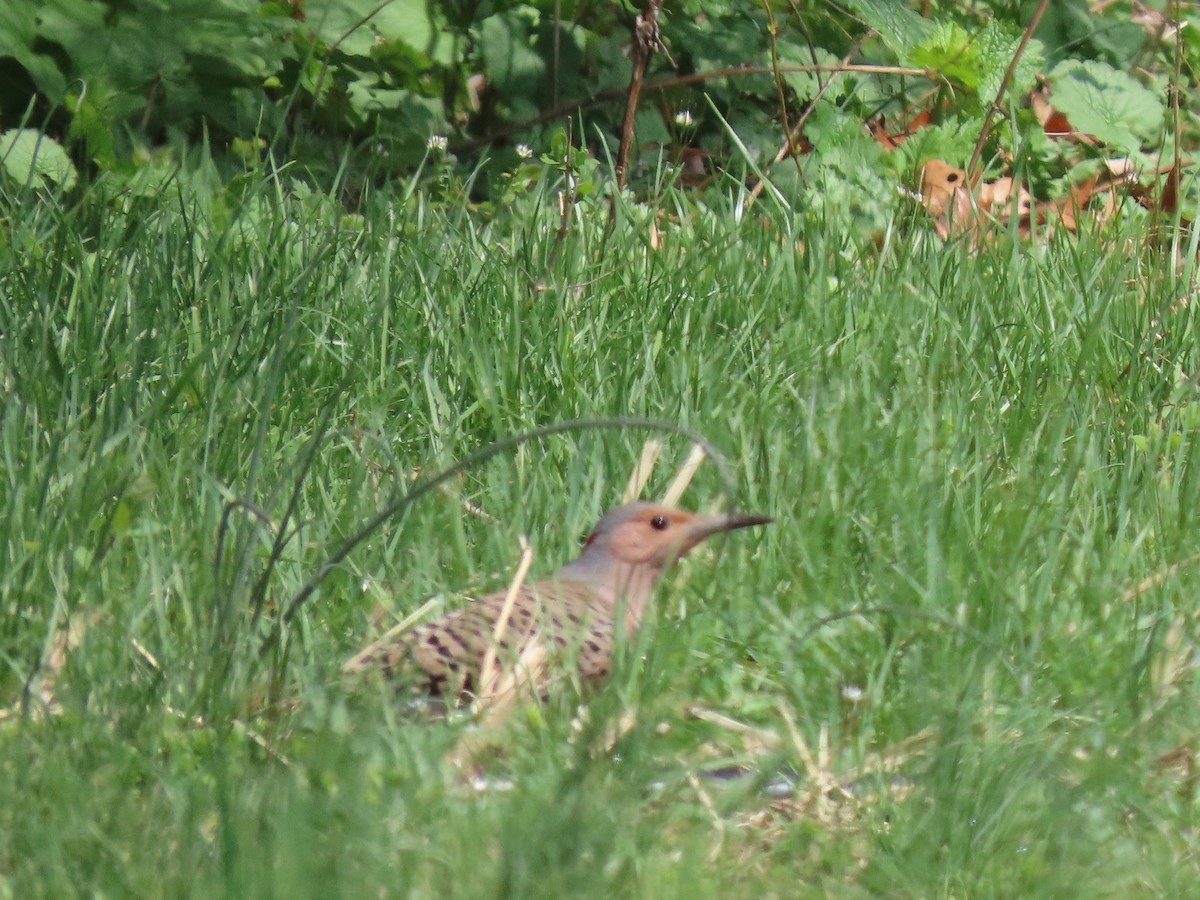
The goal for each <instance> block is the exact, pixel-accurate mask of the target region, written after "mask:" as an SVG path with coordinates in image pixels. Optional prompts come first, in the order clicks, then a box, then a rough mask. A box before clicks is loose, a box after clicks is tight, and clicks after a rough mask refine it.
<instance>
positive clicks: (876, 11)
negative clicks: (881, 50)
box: [846, 0, 933, 59]
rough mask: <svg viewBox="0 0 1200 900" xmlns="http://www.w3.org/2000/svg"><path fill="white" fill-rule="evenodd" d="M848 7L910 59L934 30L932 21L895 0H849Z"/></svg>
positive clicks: (884, 39)
mask: <svg viewBox="0 0 1200 900" xmlns="http://www.w3.org/2000/svg"><path fill="white" fill-rule="evenodd" d="M846 6H847V7H848V8H849V9H850V11H851V12H853V13H854V14H855V15H856V16H857V17H858V18H859V19H861V20H862V21H863V22H865V23H866V24H867V25H868V26H869V27H870V28H873V29H874V30H875V31H877V32H879V37H880V39H881V40H882V41H883V42H884V43H885V44H887V45H888V46H889V47H891V48H892V49H893V50H894V51H896V53H897V54H898V55H899V56H901V57H904V58H906V59H907V58H908V56H909V54H910V53H912V51H913V50H915V49H916V48H917V47H918V46H920V44H921V43H922V42H923V41H925V40H926V39H927V38H928V37H929V35H930V33H931V32H932V31H933V24H932V23H931V22H930V21H929V20H927V19H923V18H921V17H920V16H919V15H917V14H916V13H915V12H913V11H912V10H911V9H907V8H906V7H904V6H903V5H902V4H900V3H897V2H896V0H846Z"/></svg>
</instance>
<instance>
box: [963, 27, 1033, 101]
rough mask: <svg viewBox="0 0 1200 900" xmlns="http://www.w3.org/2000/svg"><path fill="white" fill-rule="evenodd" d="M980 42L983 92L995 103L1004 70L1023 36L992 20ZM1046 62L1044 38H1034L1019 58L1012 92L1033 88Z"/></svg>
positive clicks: (1014, 94) (1019, 93)
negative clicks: (1042, 39)
mask: <svg viewBox="0 0 1200 900" xmlns="http://www.w3.org/2000/svg"><path fill="white" fill-rule="evenodd" d="M976 42H977V44H978V45H979V66H980V76H979V96H980V98H981V99H982V100H983V101H984V102H985V103H991V102H992V101H993V100H995V99H996V94H997V93H999V91H1000V83H1001V82H1002V81H1003V80H1004V73H1005V72H1006V71H1007V70H1008V66H1009V63H1010V62H1011V61H1012V58H1013V56H1014V55H1015V54H1016V52H1017V47H1018V46H1019V45H1020V43H1021V38H1020V36H1019V35H1017V34H1014V33H1013V32H1011V31H1009V29H1008V28H1007V27H1006V26H1005V25H1003V24H1002V23H1000V22H997V21H995V20H992V21H990V22H988V23H987V25H985V26H984V27H983V31H981V32H980V33H979V35H978V36H977V37H976ZM1045 62H1046V51H1045V48H1044V47H1043V46H1042V42H1041V41H1039V40H1037V39H1034V40H1031V41H1030V42H1029V43H1028V44H1027V45H1026V46H1025V51H1024V52H1023V53H1022V54H1021V58H1020V59H1019V60H1018V61H1017V69H1016V71H1015V72H1013V77H1012V81H1011V82H1010V83H1009V85H1008V92H1009V96H1012V97H1024V96H1025V95H1026V94H1027V93H1028V92H1029V91H1030V90H1031V89H1032V88H1033V86H1034V83H1035V82H1036V81H1037V76H1038V73H1039V72H1041V71H1042V69H1043V67H1044V66H1045Z"/></svg>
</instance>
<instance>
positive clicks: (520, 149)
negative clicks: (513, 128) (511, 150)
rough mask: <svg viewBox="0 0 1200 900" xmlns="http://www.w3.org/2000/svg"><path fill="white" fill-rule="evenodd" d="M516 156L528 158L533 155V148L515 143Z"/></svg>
mask: <svg viewBox="0 0 1200 900" xmlns="http://www.w3.org/2000/svg"><path fill="white" fill-rule="evenodd" d="M517 156H519V157H521V159H529V157H531V156H533V148H532V147H530V146H529V145H528V144H517Z"/></svg>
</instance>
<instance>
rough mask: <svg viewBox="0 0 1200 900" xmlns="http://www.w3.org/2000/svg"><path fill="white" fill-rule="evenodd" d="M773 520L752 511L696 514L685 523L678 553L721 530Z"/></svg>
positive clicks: (687, 549)
mask: <svg viewBox="0 0 1200 900" xmlns="http://www.w3.org/2000/svg"><path fill="white" fill-rule="evenodd" d="M773 521H775V520H774V519H772V518H771V517H770V516H759V515H755V514H753V513H721V514H720V515H716V516H696V517H695V518H694V519H692V520H691V521H690V522H688V523H687V526H686V530H685V532H684V539H683V547H682V548H681V553H680V555H681V556H682V555H683V554H684V553H687V552H688V551H689V550H691V549H692V548H693V547H695V546H696V545H697V544H699V543H700V542H701V541H702V540H704V539H705V538H707V537H711V536H712V535H714V534H720V533H721V532H723V531H733V530H734V529H735V528H749V527H750V526H752V525H769V524H770V523H771V522H773Z"/></svg>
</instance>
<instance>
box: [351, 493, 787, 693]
mask: <svg viewBox="0 0 1200 900" xmlns="http://www.w3.org/2000/svg"><path fill="white" fill-rule="evenodd" d="M770 521H771V520H770V519H769V518H767V517H766V516H756V515H743V514H729V515H714V516H701V515H695V514H693V513H689V512H685V511H684V510H680V509H674V508H672V507H669V506H661V505H658V504H655V503H629V504H626V505H624V506H619V507H617V508H616V509H614V510H612V511H611V512H609V513H608V514H607V515H605V516H604V518H602V519H601V520H600V523H599V524H598V525H597V526H596V530H595V531H593V532H592V535H591V537H589V538H588V540H587V543H586V544H585V545H584V548H583V551H582V552H581V553H580V555H579V558H578V559H576V560H575V561H574V562H572V563H570V564H568V565H566V566H564V567H563V568H562V569H560V570H559V571H558V572H557V573H555V574H554V575H553V576H552V577H551V578H549V579H546V580H545V581H538V582H536V583H533V584H526V585H524V586H522V587H521V589H520V590H519V592H518V593H517V595H516V599H515V601H514V603H513V606H512V610H511V613H510V617H509V620H508V624H507V626H506V627H505V629H504V632H503V634H502V636H501V639H500V643H499V646H497V648H496V660H497V663H498V665H499V666H500V667H501V668H505V667H507V666H508V665H510V664H511V663H512V661H513V660H514V659H515V658H516V657H517V656H518V655H519V654H520V653H521V652H522V650H523V649H524V648H525V647H526V645H527V644H528V643H529V641H530V639H531V638H532V637H534V636H536V637H537V638H538V639H539V642H540V643H541V645H542V648H543V649H544V650H547V651H549V652H551V653H555V654H558V655H562V656H566V657H567V658H568V659H577V660H578V667H579V674H580V676H581V677H582V679H583V681H584V682H585V683H586V682H594V681H597V680H599V679H602V678H603V677H604V676H606V675H607V674H608V672H609V670H610V668H611V666H612V656H613V645H614V641H615V639H616V635H617V629H618V627H619V626H622V625H623V628H624V631H625V633H626V635H632V634H633V633H634V632H635V631H636V630H637V628H638V626H639V625H640V624H641V622H642V619H643V617H644V616H645V612H646V607H647V605H648V604H649V602H650V598H651V595H652V593H653V590H654V586H655V584H656V583H657V581H658V578H659V576H660V575H661V574H662V572H663V570H664V569H666V568H667V567H668V566H669V565H671V564H672V563H673V562H675V561H676V560H677V559H679V558H680V557H681V556H684V555H685V554H686V553H687V552H688V551H689V550H691V549H692V548H693V547H695V546H696V545H697V544H699V543H700V542H701V541H703V540H704V539H705V538H707V537H709V536H710V535H713V534H718V533H720V532H723V531H732V530H733V529H735V528H745V527H747V526H750V525H763V524H766V523H767V522H770ZM507 594H508V591H507V590H501V591H497V592H495V593H493V594H488V595H487V596H486V597H482V598H481V599H479V600H477V601H475V602H474V603H471V604H470V605H468V606H466V607H464V608H463V609H461V610H458V611H456V612H452V613H449V614H447V615H445V616H442V617H441V618H440V619H437V620H435V621H433V622H429V623H426V624H424V625H419V626H417V627H416V628H413V629H412V630H410V631H407V632H405V633H403V634H401V635H398V636H396V637H395V638H393V639H390V640H389V639H385V640H382V641H379V642H377V643H376V644H373V645H372V646H370V647H368V648H367V649H366V650H364V651H363V652H362V653H360V654H359V655H358V656H356V657H355V658H354V659H352V660H351V661H350V662H349V663H347V664H346V666H345V671H347V672H363V671H368V670H371V669H382V670H383V672H384V673H386V674H387V675H389V676H392V675H396V676H400V677H403V676H405V674H406V673H407V674H411V675H412V678H413V680H414V681H416V682H417V683H418V684H419V685H420V686H422V687H423V688H424V689H425V690H427V691H429V692H430V693H434V694H446V695H453V694H455V693H462V694H469V693H470V692H471V691H472V690H473V689H474V688H475V686H476V685H475V681H476V680H477V678H478V675H479V669H480V666H481V664H482V661H483V658H484V654H485V653H486V652H487V650H488V647H489V646H491V645H492V643H493V635H494V633H495V628H496V622H497V620H498V619H499V617H500V615H501V611H502V610H503V608H504V604H505V599H506V597H507Z"/></svg>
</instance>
